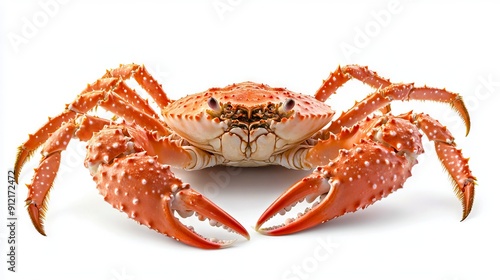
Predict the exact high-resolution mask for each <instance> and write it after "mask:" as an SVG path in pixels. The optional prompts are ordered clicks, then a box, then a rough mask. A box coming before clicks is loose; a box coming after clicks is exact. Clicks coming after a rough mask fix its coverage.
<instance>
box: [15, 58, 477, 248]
mask: <svg viewBox="0 0 500 280" xmlns="http://www.w3.org/2000/svg"><path fill="white" fill-rule="evenodd" d="M130 78H133V79H135V80H136V81H137V83H138V84H139V85H140V86H141V87H142V89H143V90H145V92H146V93H147V94H148V95H149V96H150V97H151V98H152V100H153V101H154V102H155V103H156V104H157V105H158V106H159V107H160V108H161V114H162V118H160V116H158V115H157V113H156V112H155V110H154V109H152V107H151V106H150V104H149V103H148V101H147V100H146V99H144V98H143V97H141V96H140V95H139V94H137V92H136V91H135V90H133V89H132V88H130V87H129V86H128V85H127V84H126V81H127V80H128V79H130ZM351 78H354V79H358V80H360V81H362V82H363V83H365V84H367V85H369V86H372V87H373V88H375V89H376V90H375V91H374V92H373V93H372V94H370V95H368V96H367V97H366V98H365V99H363V100H362V101H360V102H357V103H356V104H355V105H354V106H353V107H352V108H351V109H349V110H348V111H346V112H343V113H342V114H341V115H340V116H339V117H338V118H336V119H335V120H333V117H334V111H333V110H332V109H331V108H330V107H329V106H328V105H326V104H325V103H323V102H324V101H325V100H327V99H328V97H329V96H330V95H332V94H334V93H335V92H336V90H337V89H338V88H339V87H340V86H342V85H343V84H344V83H346V82H347V81H348V80H350V79H351ZM392 100H402V101H408V100H431V101H437V102H442V103H447V104H449V105H450V106H451V107H452V108H453V109H455V110H456V111H457V113H458V114H459V115H460V117H461V118H462V119H463V121H464V123H465V126H466V128H467V133H468V131H469V127H470V120H469V115H468V112H467V110H466V108H465V105H464V103H463V101H462V99H461V97H460V96H459V95H458V94H455V93H452V92H449V91H446V90H444V89H436V88H429V87H415V86H414V85H413V84H393V83H391V82H389V80H386V79H383V78H381V77H380V76H378V75H377V74H376V73H375V72H373V71H370V70H369V69H368V68H366V67H360V66H357V65H348V66H344V67H339V68H337V70H336V71H334V72H333V73H331V75H330V76H329V77H328V79H327V80H325V81H324V82H323V85H322V86H321V88H320V89H319V90H318V91H317V93H316V95H315V96H314V97H313V96H307V95H302V94H298V93H294V92H292V91H289V90H287V89H285V88H272V87H269V86H267V85H263V84H256V83H253V82H244V83H239V84H233V85H230V86H227V87H224V88H211V89H209V90H207V91H205V92H201V93H198V94H193V95H188V96H186V97H184V98H181V99H179V100H177V101H172V100H170V99H169V98H168V97H167V96H166V94H165V93H164V91H163V90H162V87H161V85H159V84H158V83H157V82H156V80H155V79H154V78H153V77H152V76H151V75H150V74H149V73H148V72H147V71H146V69H145V68H144V66H140V65H135V64H130V65H121V66H120V67H118V68H117V69H113V70H110V71H107V72H106V74H105V75H104V76H103V77H102V78H100V79H98V80H97V81H96V82H95V83H93V84H91V85H88V86H87V88H86V89H85V90H84V91H83V92H82V93H80V94H79V95H78V96H77V98H76V99H75V100H74V101H73V102H72V103H70V104H69V105H67V106H66V109H65V110H64V112H63V113H61V114H60V115H58V116H56V117H54V118H51V119H49V121H48V122H47V123H46V124H45V125H44V126H42V127H41V128H40V129H39V130H38V131H37V132H35V133H34V134H32V135H30V136H29V139H28V140H27V141H26V142H25V143H24V144H23V145H22V146H21V147H19V153H18V156H17V160H16V163H15V175H16V180H17V178H18V176H19V172H20V171H21V168H22V166H23V165H24V163H25V162H26V161H27V160H28V159H29V157H30V155H31V154H32V153H33V152H34V151H35V150H36V149H37V148H38V147H40V146H43V148H42V159H41V162H40V165H39V167H38V168H37V169H35V174H34V176H33V180H32V182H31V184H28V188H29V194H28V198H27V199H26V204H27V208H28V212H29V215H30V217H31V220H32V222H33V224H34V226H35V228H36V229H37V230H38V231H39V232H40V233H41V234H44V235H45V230H44V226H43V224H44V223H43V222H44V216H45V211H46V209H47V195H48V193H49V191H50V189H51V187H52V183H53V181H54V178H55V176H56V174H57V170H58V168H59V165H60V161H61V152H62V151H63V150H65V149H66V147H67V145H68V144H69V141H70V139H72V138H77V139H79V140H81V141H88V145H87V156H86V158H85V162H84V164H85V166H86V167H87V168H88V169H89V171H90V173H91V175H92V176H93V179H94V181H95V182H96V184H97V188H98V190H99V192H100V193H101V194H102V195H103V196H104V199H105V200H106V201H107V202H109V203H110V204H111V205H113V207H115V208H117V209H119V210H121V211H123V212H125V213H127V215H128V216H129V217H130V218H132V219H134V220H136V221H137V222H139V223H141V224H144V225H147V226H148V227H150V228H152V229H154V230H156V231H158V232H160V233H163V234H165V235H168V236H170V237H172V238H175V239H176V240H179V241H181V242H184V243H186V244H189V245H192V246H197V247H200V248H221V247H226V246H228V245H229V244H231V243H232V241H233V240H221V239H218V238H213V237H206V236H202V235H200V234H199V233H197V232H196V231H195V229H194V228H193V227H192V226H187V225H185V224H184V223H183V222H182V220H183V218H186V217H189V216H192V215H193V214H196V215H197V216H198V219H199V220H200V221H203V220H205V219H208V220H209V221H210V224H211V225H215V226H223V227H224V228H225V229H227V230H228V231H230V232H233V233H235V234H239V235H241V236H243V237H245V238H247V239H248V238H249V234H248V232H247V231H246V230H245V228H244V227H243V226H242V225H241V224H240V223H238V222H237V221H236V220H235V219H234V218H233V217H231V216H230V215H229V214H227V213H226V212H225V211H224V210H222V209H220V208H219V207H218V206H216V205H215V204H214V203H212V202H211V201H210V200H209V199H207V198H206V197H204V196H203V195H202V194H200V193H198V192H197V191H195V190H193V189H192V188H191V187H190V186H189V185H188V184H185V183H183V182H182V180H181V179H179V178H177V177H175V175H174V174H173V172H172V171H171V170H170V166H173V167H177V168H183V169H186V170H195V169H201V168H206V167H210V166H214V165H230V166H265V165H281V166H284V167H287V168H290V169H313V168H315V170H314V172H313V173H312V174H311V175H309V176H307V177H305V178H304V179H302V180H300V181H299V182H297V183H296V184H294V185H293V186H292V187H291V188H290V189H289V190H288V191H286V192H285V193H284V194H282V195H281V196H280V197H279V198H278V199H277V200H276V201H275V202H273V203H272V204H271V206H269V208H268V209H267V210H266V211H265V212H264V213H263V214H262V216H261V217H260V218H259V219H258V221H257V225H256V229H257V230H258V231H260V232H261V233H264V234H269V235H282V234H289V233H293V232H297V231H300V230H304V229H306V228H310V227H313V226H315V225H318V224H320V223H323V222H325V221H328V220H330V219H333V218H335V217H338V216H341V215H343V214H345V213H347V212H353V211H356V210H358V209H363V208H365V207H367V206H368V205H371V204H373V203H374V202H375V201H377V200H380V199H381V198H383V197H385V196H387V195H388V194H389V193H391V192H393V191H395V190H397V189H399V188H401V187H402V186H403V184H404V182H405V181H406V179H407V178H408V177H410V176H411V169H412V167H413V166H414V165H415V164H416V163H417V157H418V155H420V154H421V153H423V148H422V142H421V138H422V134H421V133H423V134H425V135H426V137H427V138H428V139H429V140H431V141H433V142H434V143H435V148H436V153H437V155H438V157H439V159H440V160H441V162H442V164H443V166H444V167H445V169H446V170H447V171H448V173H449V175H450V177H451V179H452V183H453V184H454V186H455V191H456V193H457V196H458V197H459V199H460V200H461V202H462V206H463V214H462V220H463V219H465V218H466V217H467V215H468V214H469V213H470V211H471V208H472V203H473V200H474V187H475V182H476V179H475V177H474V176H473V175H472V174H471V171H470V170H469V166H468V163H467V162H468V159H466V158H464V157H463V155H462V152H461V151H460V150H459V149H458V148H457V147H456V145H455V142H454V138H453V136H452V134H451V133H450V132H449V131H448V130H447V129H446V127H444V126H443V125H441V124H440V123H439V122H438V121H437V120H435V119H433V118H431V117H430V116H428V115H426V114H423V113H413V112H409V113H406V114H401V115H392V114H391V113H390V103H391V101H392ZM96 107H101V108H103V109H105V110H107V111H109V112H111V113H113V114H115V115H116V116H117V117H119V118H121V119H123V121H117V120H107V119H104V118H101V117H99V116H93V115H90V114H89V112H91V111H92V109H94V108H96ZM325 127H326V128H325ZM304 200H306V201H307V202H309V203H311V204H312V205H311V206H310V207H307V208H306V209H305V211H302V212H299V213H298V215H297V216H296V217H288V218H287V219H286V221H285V222H284V223H278V224H273V225H267V226H264V224H269V223H271V221H272V220H271V218H272V217H274V216H275V215H276V214H277V213H281V214H283V215H286V214H287V212H288V211H290V209H291V208H293V207H294V206H296V205H297V204H298V203H299V202H301V201H304ZM290 213H291V212H290Z"/></svg>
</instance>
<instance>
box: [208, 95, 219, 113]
mask: <svg viewBox="0 0 500 280" xmlns="http://www.w3.org/2000/svg"><path fill="white" fill-rule="evenodd" d="M207 103H208V107H210V109H212V110H214V111H216V112H218V111H220V105H219V102H218V101H217V99H215V98H214V97H210V98H209V99H208V101H207Z"/></svg>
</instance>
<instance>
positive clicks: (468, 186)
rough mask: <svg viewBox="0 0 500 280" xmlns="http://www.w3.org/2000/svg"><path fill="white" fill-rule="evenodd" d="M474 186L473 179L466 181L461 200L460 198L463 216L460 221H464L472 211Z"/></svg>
mask: <svg viewBox="0 0 500 280" xmlns="http://www.w3.org/2000/svg"><path fill="white" fill-rule="evenodd" d="M475 185H476V182H475V178H473V179H469V180H467V182H466V183H465V186H464V192H463V198H462V206H463V214H462V220H460V221H461V222H462V221H464V220H465V219H466V218H467V217H468V216H469V214H470V212H471V210H472V205H473V202H474V187H475Z"/></svg>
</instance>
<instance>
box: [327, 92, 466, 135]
mask: <svg viewBox="0 0 500 280" xmlns="http://www.w3.org/2000/svg"><path fill="white" fill-rule="evenodd" d="M392 100H400V101H407V100H430V101H438V102H445V103H448V104H450V105H451V106H452V108H454V109H455V110H456V111H457V112H458V113H459V115H460V117H461V118H462V120H463V122H464V124H465V126H466V134H468V133H469V129H470V117H469V113H468V111H467V109H466V108H465V104H464V103H463V101H462V98H461V97H460V96H459V95H456V94H454V93H450V92H448V91H446V90H442V89H434V88H428V87H423V88H416V87H414V86H413V84H393V85H390V86H387V87H385V88H383V89H380V90H378V91H376V92H374V93H373V94H371V95H369V96H367V97H366V98H365V99H363V100H362V101H360V102H357V103H356V104H355V105H354V106H353V107H352V108H351V109H349V110H348V111H346V112H342V114H341V115H340V116H339V117H338V119H337V120H336V121H333V122H332V123H331V124H330V126H329V127H328V130H329V131H331V132H333V133H337V132H339V131H340V130H341V128H342V127H349V126H352V125H354V124H356V123H358V122H359V121H361V120H363V119H364V118H365V117H366V116H368V115H370V114H371V113H373V112H375V111H376V110H378V109H380V108H382V107H384V106H386V105H388V104H390V103H391V102H392Z"/></svg>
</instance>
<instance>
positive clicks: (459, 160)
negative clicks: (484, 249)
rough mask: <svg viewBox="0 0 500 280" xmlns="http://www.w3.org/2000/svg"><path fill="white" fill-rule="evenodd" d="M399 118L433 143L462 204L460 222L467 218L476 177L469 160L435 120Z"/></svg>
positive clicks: (413, 115)
mask: <svg viewBox="0 0 500 280" xmlns="http://www.w3.org/2000/svg"><path fill="white" fill-rule="evenodd" d="M400 117H401V118H404V119H407V120H409V121H412V122H414V123H415V124H416V125H417V126H418V127H419V128H420V129H421V130H422V131H423V132H424V134H425V135H426V136H427V138H429V140H431V141H434V146H435V148H436V154H437V156H438V158H439V160H440V161H441V163H442V164H443V166H444V168H445V169H446V171H447V172H448V173H449V174H450V177H451V180H452V183H453V187H454V189H455V193H456V194H457V197H458V199H460V201H461V202H462V208H463V215H462V221H463V220H465V218H467V216H468V215H469V213H470V211H471V210H472V204H473V202H474V189H475V185H476V177H474V176H473V175H472V172H471V170H470V169H469V164H468V162H469V159H468V158H464V156H463V155H462V151H461V150H460V149H458V148H457V147H456V144H455V141H454V138H453V135H452V134H451V133H450V131H448V129H446V127H444V126H443V125H441V124H440V123H439V122H438V121H437V120H435V119H433V118H431V117H430V116H429V115H426V114H412V113H408V114H405V115H401V116H400Z"/></svg>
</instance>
